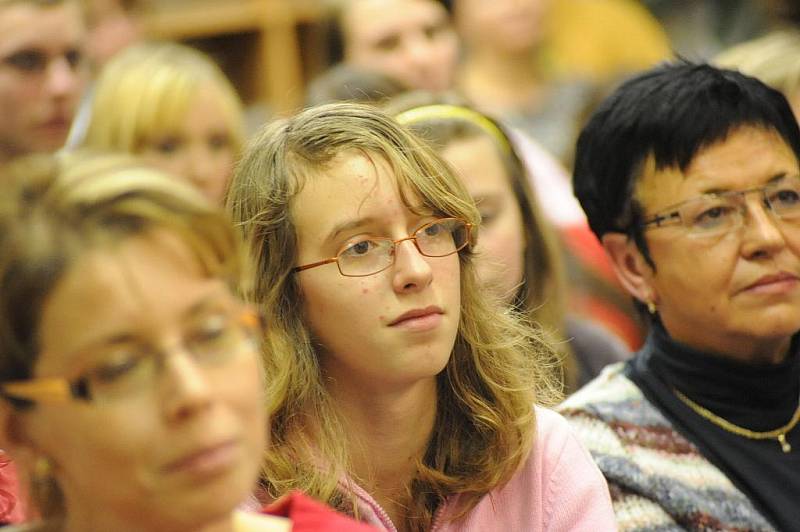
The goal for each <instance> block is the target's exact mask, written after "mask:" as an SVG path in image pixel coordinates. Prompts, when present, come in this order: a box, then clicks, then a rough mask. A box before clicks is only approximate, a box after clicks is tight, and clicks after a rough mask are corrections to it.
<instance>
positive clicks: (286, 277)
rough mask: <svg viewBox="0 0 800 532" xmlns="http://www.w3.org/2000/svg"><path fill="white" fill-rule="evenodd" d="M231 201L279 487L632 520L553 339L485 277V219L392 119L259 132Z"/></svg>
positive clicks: (395, 519) (375, 511)
mask: <svg viewBox="0 0 800 532" xmlns="http://www.w3.org/2000/svg"><path fill="white" fill-rule="evenodd" d="M228 207H229V209H230V210H231V211H232V213H233V217H234V221H235V222H237V223H238V224H240V226H241V228H242V231H243V233H244V235H245V236H246V239H247V242H248V244H249V247H250V252H251V254H252V256H253V258H254V259H255V261H256V272H255V274H256V275H255V278H254V280H253V283H252V298H253V300H254V301H255V302H256V304H257V305H258V307H259V308H260V309H261V310H262V311H263V312H264V313H265V315H266V316H267V320H268V321H269V323H270V324H271V326H270V328H269V330H268V331H267V333H266V336H265V338H266V345H265V348H266V349H267V350H268V351H270V352H271V353H274V354H276V355H277V356H274V357H270V358H269V359H268V363H269V364H270V365H269V367H268V368H267V373H268V374H269V375H273V376H274V377H273V386H271V388H270V397H269V401H268V403H269V404H270V405H271V408H272V409H271V412H270V414H271V415H272V441H273V452H272V453H270V454H269V455H268V462H267V465H266V467H265V474H264V477H263V478H262V484H263V485H264V486H265V488H266V490H267V492H268V494H269V495H270V496H273V497H274V496H278V495H280V494H282V493H284V492H286V491H287V490H289V489H292V488H300V489H302V490H304V491H306V492H307V493H309V494H311V495H313V496H314V497H316V498H318V499H321V500H323V501H327V502H329V503H331V504H333V505H335V506H336V507H338V508H340V509H342V510H345V511H347V512H350V513H351V514H353V515H356V516H358V518H360V519H362V520H365V521H367V522H369V523H372V524H374V525H376V526H378V527H379V528H380V529H382V530H402V531H411V530H431V529H436V530H540V529H541V530H545V529H564V530H566V529H570V530H596V529H602V530H613V529H614V527H615V525H614V521H613V518H612V517H611V515H610V508H609V504H610V503H609V498H608V492H607V490H606V487H605V485H604V484H603V482H602V480H601V479H600V478H598V475H597V471H596V470H595V469H594V467H592V466H591V465H590V464H589V463H587V458H588V456H587V455H586V454H585V452H584V451H583V450H582V449H581V448H580V447H579V446H577V445H576V443H575V441H574V440H573V437H572V435H571V433H570V432H569V430H567V429H566V425H565V424H564V422H563V420H562V419H561V418H560V417H558V416H556V415H554V414H553V413H552V412H551V411H549V410H546V409H544V408H541V407H538V406H537V407H534V405H535V404H537V403H538V404H548V403H552V402H553V401H554V400H556V399H557V398H556V397H555V395H556V394H555V393H554V392H553V391H552V388H553V383H552V381H551V379H550V375H551V372H550V369H549V368H547V367H544V366H543V364H549V363H552V358H551V351H550V349H549V348H548V347H547V346H546V345H545V344H544V343H543V342H542V340H541V338H540V337H538V336H535V333H534V330H533V329H532V328H530V327H528V326H527V325H526V324H524V323H522V322H521V321H519V320H518V318H517V317H515V316H513V315H512V314H510V313H508V312H504V311H503V310H501V307H499V306H497V305H496V304H495V303H494V301H493V299H492V298H490V297H486V296H485V295H484V294H483V293H482V290H481V289H480V288H479V285H478V282H477V279H476V276H475V270H474V265H473V259H472V247H473V245H474V241H475V238H476V236H477V234H476V233H477V223H478V220H479V215H478V212H477V209H476V208H475V205H474V203H473V202H472V200H471V198H470V197H469V195H468V193H467V192H466V190H465V189H464V187H463V185H462V184H461V182H460V181H459V180H458V178H457V177H456V176H455V175H454V174H453V173H452V172H451V171H450V170H449V168H448V167H447V166H446V165H445V164H444V163H443V162H442V161H441V159H439V158H438V157H437V156H436V155H435V154H434V153H433V152H432V151H431V150H430V148H428V147H427V146H425V145H424V143H422V142H421V141H419V140H417V139H416V138H415V137H414V136H412V135H411V134H410V133H409V132H408V131H406V130H405V129H403V128H402V127H401V126H399V125H398V124H397V123H395V122H394V121H393V120H391V119H390V118H389V117H388V116H386V115H384V114H383V113H381V112H379V111H377V110H375V109H373V108H370V107H365V106H360V105H356V104H331V105H327V106H321V107H316V108H311V109H309V110H307V111H304V112H302V113H300V114H299V115H297V116H295V117H293V118H290V119H287V120H280V121H277V122H275V123H273V124H271V125H269V126H268V127H266V128H265V129H264V130H263V131H261V133H260V134H259V135H258V136H257V137H256V138H255V139H254V141H253V143H252V144H251V145H250V147H249V149H248V150H247V152H246V154H245V156H244V158H243V161H242V164H241V166H240V168H239V170H238V171H237V173H236V175H235V176H234V179H233V181H232V185H231V189H230V193H229V196H228Z"/></svg>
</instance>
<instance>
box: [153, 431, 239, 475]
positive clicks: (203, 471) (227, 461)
mask: <svg viewBox="0 0 800 532" xmlns="http://www.w3.org/2000/svg"><path fill="white" fill-rule="evenodd" d="M237 452H238V445H237V444H236V441H234V440H229V441H226V442H222V443H219V444H214V445H210V446H207V447H203V448H200V449H198V450H196V451H191V452H189V453H187V454H185V455H183V456H182V457H180V458H178V459H177V460H173V461H172V462H170V463H168V464H167V465H166V466H164V468H163V471H164V472H165V473H168V474H176V473H177V474H188V475H190V476H196V477H205V476H213V475H216V474H218V473H220V472H222V471H225V470H227V469H228V468H229V467H230V466H231V465H232V464H233V462H234V461H235V459H236V455H237Z"/></svg>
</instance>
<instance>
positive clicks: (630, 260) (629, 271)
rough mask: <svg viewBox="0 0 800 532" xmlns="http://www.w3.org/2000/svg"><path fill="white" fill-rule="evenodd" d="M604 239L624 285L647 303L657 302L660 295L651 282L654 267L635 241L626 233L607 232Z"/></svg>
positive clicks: (604, 243)
mask: <svg viewBox="0 0 800 532" xmlns="http://www.w3.org/2000/svg"><path fill="white" fill-rule="evenodd" d="M602 241H603V247H604V248H605V250H606V253H608V256H609V257H610V258H611V263H612V265H613V266H614V271H615V272H616V274H617V278H618V279H619V280H620V283H622V286H624V287H625V289H626V290H627V291H628V292H629V293H630V294H631V295H632V296H633V297H635V298H636V299H638V300H639V301H641V302H642V303H644V304H645V305H646V304H648V303H654V304H657V303H658V295H657V294H656V292H655V289H654V288H653V284H652V282H651V280H652V278H653V274H654V272H653V268H652V267H651V266H650V265H649V264H648V263H647V260H645V258H644V256H643V255H642V252H641V251H639V248H637V247H636V244H635V243H634V241H633V240H632V239H630V238H628V235H626V234H624V233H606V234H605V235H603V238H602Z"/></svg>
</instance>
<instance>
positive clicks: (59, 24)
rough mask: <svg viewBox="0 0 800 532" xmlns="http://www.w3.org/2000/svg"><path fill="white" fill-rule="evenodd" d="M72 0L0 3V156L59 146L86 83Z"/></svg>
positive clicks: (81, 31)
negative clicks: (0, 4) (48, 2)
mask: <svg viewBox="0 0 800 532" xmlns="http://www.w3.org/2000/svg"><path fill="white" fill-rule="evenodd" d="M85 31H86V30H85V27H84V22H83V15H82V13H81V11H80V8H79V6H78V3H77V2H74V1H70V0H67V1H65V2H63V3H61V4H56V5H52V6H40V5H36V4H35V3H32V2H25V1H20V2H12V3H10V4H7V5H5V6H2V7H0V117H2V118H1V119H0V161H3V160H8V159H9V158H11V157H14V156H18V155H23V154H26V153H31V152H40V151H44V152H49V151H54V150H57V149H58V148H60V147H61V146H62V145H63V144H64V141H65V139H66V137H67V134H68V133H69V128H70V124H71V122H72V118H73V116H74V114H75V110H76V108H77V106H78V102H79V101H80V97H81V93H82V92H83V88H84V85H85V82H86V76H87V69H86V67H85V66H84V61H83V46H84V38H85Z"/></svg>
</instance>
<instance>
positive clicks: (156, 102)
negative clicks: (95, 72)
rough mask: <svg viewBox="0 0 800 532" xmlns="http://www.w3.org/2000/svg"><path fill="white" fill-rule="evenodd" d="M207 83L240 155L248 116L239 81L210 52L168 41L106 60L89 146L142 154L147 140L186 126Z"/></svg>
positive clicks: (94, 104)
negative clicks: (227, 74) (236, 86)
mask: <svg viewBox="0 0 800 532" xmlns="http://www.w3.org/2000/svg"><path fill="white" fill-rule="evenodd" d="M207 87H213V88H214V90H215V91H216V93H217V95H218V97H219V101H220V104H221V105H222V109H223V112H224V114H225V116H226V119H227V122H228V124H227V126H228V132H229V134H230V140H231V144H232V146H233V149H234V153H237V154H238V153H240V152H241V149H242V146H243V144H244V138H245V133H244V119H243V114H242V103H241V100H240V99H239V96H238V95H237V93H236V90H235V89H234V88H233V85H231V83H230V81H229V80H228V78H227V77H225V74H224V73H223V72H222V70H220V68H219V67H218V66H217V65H216V64H215V63H214V62H213V61H212V60H211V59H210V58H209V57H208V56H207V55H205V54H204V53H202V52H200V51H199V50H195V49H194V48H190V47H188V46H185V45H182V44H177V43H168V42H164V43H142V44H137V45H133V46H131V47H129V48H127V49H125V50H123V51H122V52H120V53H119V54H117V55H116V56H114V58H113V59H111V60H110V61H109V62H108V64H106V66H105V67H104V68H103V69H102V71H101V73H100V76H99V78H98V80H97V83H96V85H95V88H94V94H93V96H92V108H91V119H90V122H89V127H88V130H87V132H86V139H85V141H84V146H86V147H88V148H92V149H97V150H109V151H122V152H125V153H134V154H135V153H139V152H140V151H141V150H142V149H143V147H144V146H145V144H146V143H147V142H149V141H152V140H154V139H156V138H158V137H163V136H164V135H165V134H171V133H173V132H174V131H177V130H178V129H180V127H181V124H182V122H183V120H184V118H185V116H186V113H187V111H188V108H189V106H190V105H191V104H192V102H193V100H194V98H195V97H196V96H197V94H198V93H199V92H200V90H201V89H204V88H207Z"/></svg>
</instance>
